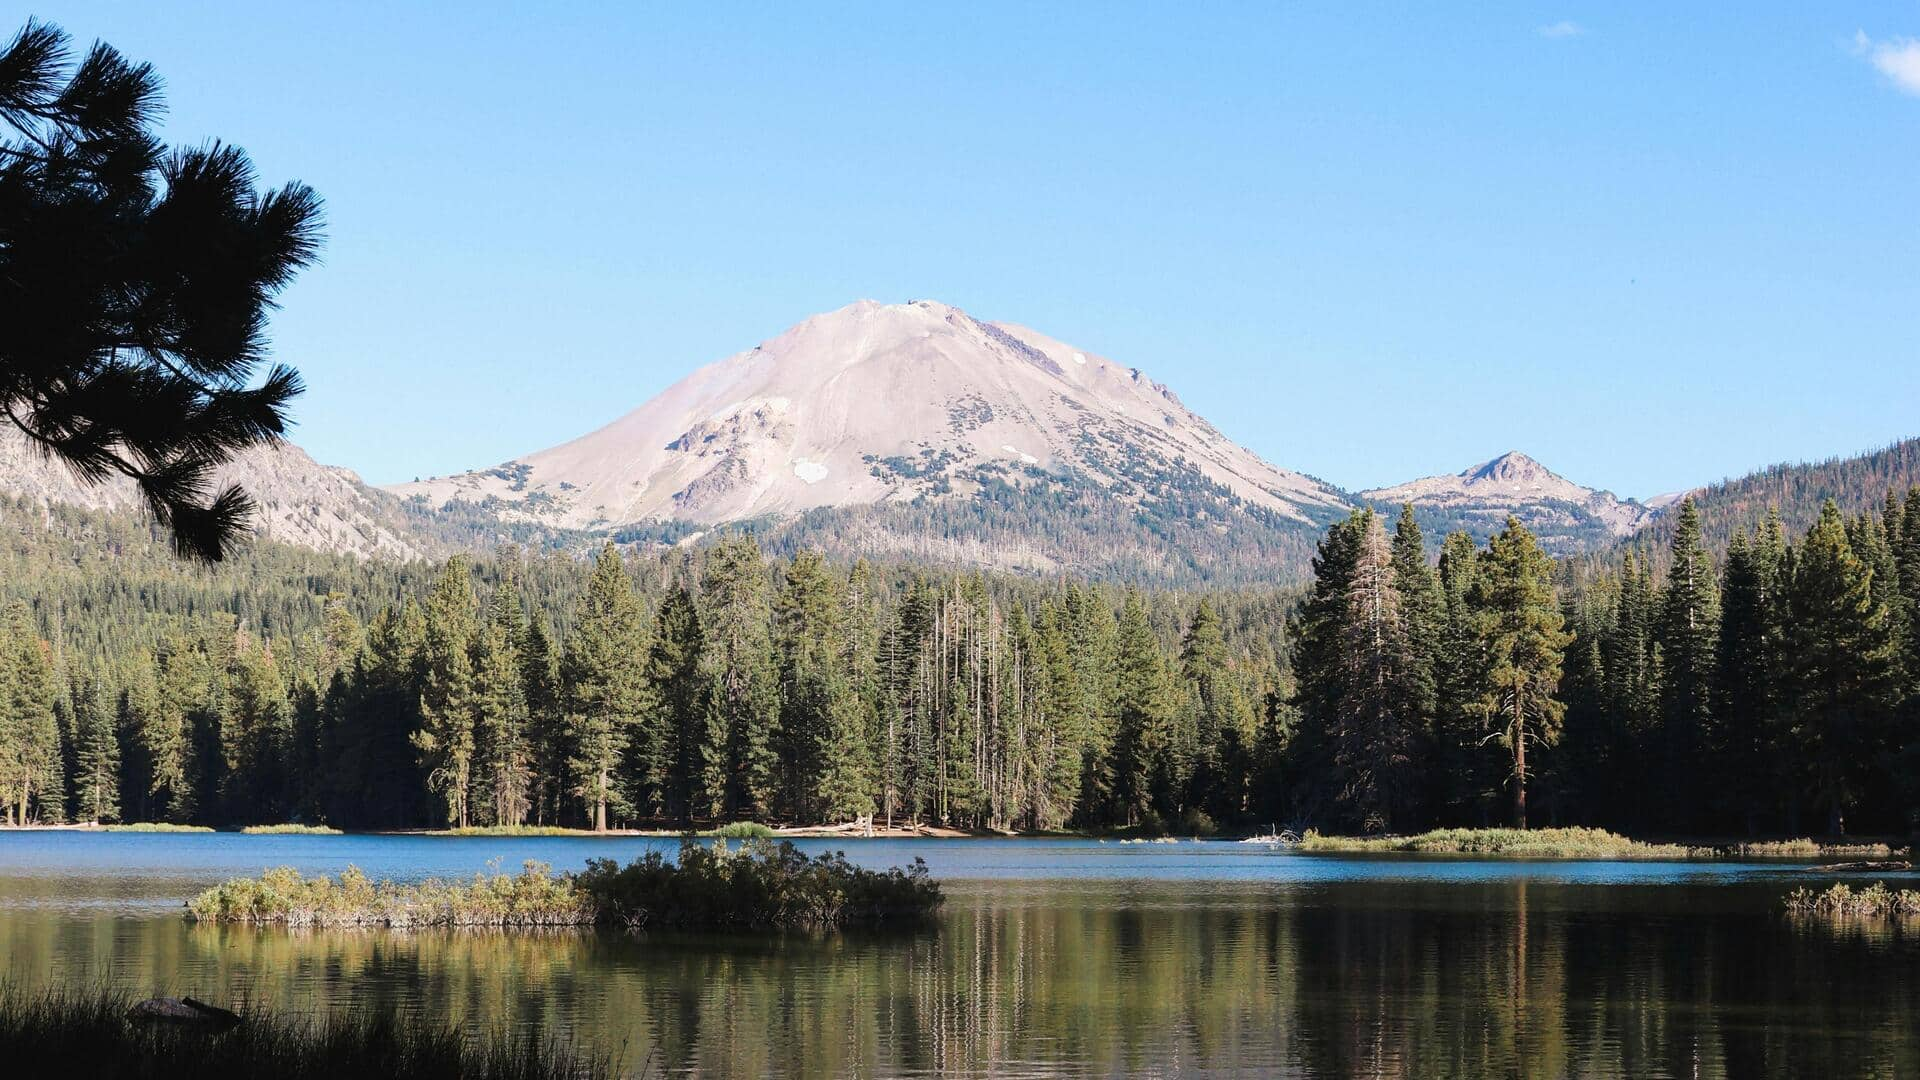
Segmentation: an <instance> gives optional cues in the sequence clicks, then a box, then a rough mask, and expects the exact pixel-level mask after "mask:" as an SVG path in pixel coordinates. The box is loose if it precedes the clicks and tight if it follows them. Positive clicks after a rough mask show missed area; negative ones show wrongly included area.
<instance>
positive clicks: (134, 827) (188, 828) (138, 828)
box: [101, 821, 213, 833]
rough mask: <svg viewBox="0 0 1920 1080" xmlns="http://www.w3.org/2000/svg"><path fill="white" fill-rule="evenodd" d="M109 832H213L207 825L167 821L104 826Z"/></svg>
mask: <svg viewBox="0 0 1920 1080" xmlns="http://www.w3.org/2000/svg"><path fill="white" fill-rule="evenodd" d="M101 828H103V829H105V830H106V831H107V832H166V833H174V832H212V831H213V829H212V828H210V827H209V826H206V825H174V824H172V823H170V822H165V821H135V822H132V823H129V824H126V825H103V826H101Z"/></svg>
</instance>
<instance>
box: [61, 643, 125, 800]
mask: <svg viewBox="0 0 1920 1080" xmlns="http://www.w3.org/2000/svg"><path fill="white" fill-rule="evenodd" d="M117 719H118V717H117V710H116V709H115V707H114V702H113V699H112V696H111V695H110V694H109V693H108V691H107V684H106V680H104V679H102V678H100V677H99V676H97V675H90V676H86V677H84V678H83V679H82V680H81V684H80V688H79V692H77V693H76V694H74V725H73V737H74V754H73V757H74V769H73V774H72V785H73V800H74V802H73V812H74V820H76V821H83V822H106V821H118V820H119V819H120V736H119V732H118V731H117V730H116V727H117V723H116V721H117Z"/></svg>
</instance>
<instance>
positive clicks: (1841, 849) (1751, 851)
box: [1726, 837, 1893, 859]
mask: <svg viewBox="0 0 1920 1080" xmlns="http://www.w3.org/2000/svg"><path fill="white" fill-rule="evenodd" d="M1726 850H1727V853H1728V854H1730V855H1740V856H1744V857H1747V858H1756V859H1821V858H1830V859H1831V858H1843V859H1884V858H1887V857H1888V856H1890V855H1892V854H1893V848H1891V847H1889V846H1888V845H1886V844H1822V843H1820V842H1818V841H1816V840H1811V839H1807V838H1804V837H1803V838H1801V839H1799V840H1750V841H1747V842H1745V843H1740V844H1733V845H1731V846H1729V847H1728V848H1727V849H1726Z"/></svg>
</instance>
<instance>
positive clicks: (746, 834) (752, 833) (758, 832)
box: [700, 821, 780, 840]
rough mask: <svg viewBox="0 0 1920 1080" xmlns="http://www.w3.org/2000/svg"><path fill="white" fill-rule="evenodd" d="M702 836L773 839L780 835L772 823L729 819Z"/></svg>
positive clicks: (733, 838)
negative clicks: (765, 823) (774, 829)
mask: <svg viewBox="0 0 1920 1080" xmlns="http://www.w3.org/2000/svg"><path fill="white" fill-rule="evenodd" d="M700 835H701V836H713V837H719V838H720V839H722V840H771V839H773V838H774V837H776V836H778V835H780V834H779V833H777V832H775V831H773V827H772V826H770V825H762V824H760V823H759V822H757V821H729V822H727V823H726V824H725V825H722V826H720V827H719V828H717V829H709V830H707V831H706V832H703V833H701V834H700Z"/></svg>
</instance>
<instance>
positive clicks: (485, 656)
mask: <svg viewBox="0 0 1920 1080" xmlns="http://www.w3.org/2000/svg"><path fill="white" fill-rule="evenodd" d="M526 634H527V630H526V628H525V626H524V625H523V619H522V616H521V614H520V600H519V598H518V597H517V596H515V595H514V591H513V588H512V582H511V580H508V581H503V582H501V583H500V585H499V586H498V587H496V588H495V589H494V591H493V597H492V599H491V600H490V601H489V603H488V606H487V620H486V623H485V624H484V625H483V626H481V628H480V631H479V634H478V635H477V636H476V637H475V638H474V642H473V692H474V706H475V709H474V736H475V740H474V741H475V748H476V749H475V753H476V756H477V758H478V760H479V762H480V783H479V784H478V785H477V786H478V787H479V788H480V789H481V790H482V791H483V792H484V793H485V805H484V811H485V817H486V820H487V823H488V824H492V825H518V824H520V823H521V822H523V821H525V820H526V819H527V814H528V811H529V810H530V808H531V805H532V798H533V795H532V787H533V778H532V769H533V750H532V747H531V746H530V745H529V743H528V735H527V729H528V727H529V722H528V712H527V691H526V682H525V679H526V668H525V661H524V658H523V657H522V656H521V655H520V647H521V644H522V642H523V641H524V640H525V636H526Z"/></svg>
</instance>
